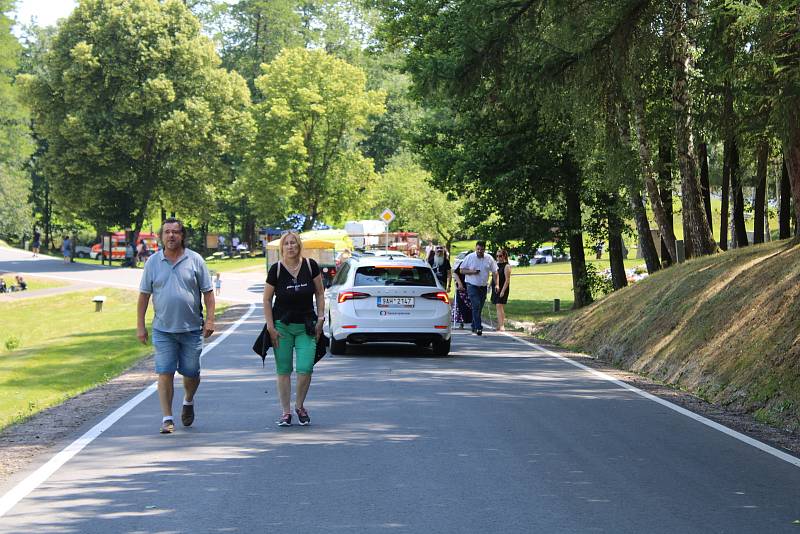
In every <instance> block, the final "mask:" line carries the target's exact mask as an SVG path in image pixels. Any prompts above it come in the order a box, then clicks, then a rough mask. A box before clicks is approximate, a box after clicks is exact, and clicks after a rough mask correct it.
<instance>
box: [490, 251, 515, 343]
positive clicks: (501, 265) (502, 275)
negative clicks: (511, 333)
mask: <svg viewBox="0 0 800 534" xmlns="http://www.w3.org/2000/svg"><path fill="white" fill-rule="evenodd" d="M496 277H497V281H496V283H495V284H493V285H492V304H494V305H495V308H496V309H497V330H499V331H501V332H502V331H503V330H505V329H506V328H505V325H506V303H507V302H508V292H509V289H510V286H511V266H510V265H509V264H508V251H507V250H506V249H504V248H501V249H500V250H498V251H497V274H496ZM498 287H499V288H500V289H499V290H496V288H498Z"/></svg>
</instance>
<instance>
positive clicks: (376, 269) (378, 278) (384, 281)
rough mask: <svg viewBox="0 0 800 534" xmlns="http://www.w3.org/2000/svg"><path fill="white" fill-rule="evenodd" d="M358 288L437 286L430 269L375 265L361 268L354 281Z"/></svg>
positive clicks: (357, 270)
mask: <svg viewBox="0 0 800 534" xmlns="http://www.w3.org/2000/svg"><path fill="white" fill-rule="evenodd" d="M353 285H356V286H434V287H435V286H436V278H434V275H433V271H432V270H431V269H430V267H416V266H410V265H397V266H395V265H375V266H368V267H366V266H365V267H359V268H358V269H356V277H355V280H354V281H353Z"/></svg>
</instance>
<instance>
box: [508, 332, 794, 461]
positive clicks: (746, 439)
mask: <svg viewBox="0 0 800 534" xmlns="http://www.w3.org/2000/svg"><path fill="white" fill-rule="evenodd" d="M496 333H497V334H502V335H504V336H508V337H510V338H511V339H515V340H517V341H519V342H520V343H522V344H524V345H528V346H529V347H532V348H534V349H536V350H538V351H541V352H544V353H545V354H547V355H548V356H552V357H554V358H558V359H559V360H561V361H564V362H566V363H568V364H570V365H574V366H575V367H577V368H579V369H583V370H584V371H588V372H590V373H591V374H593V375H595V376H597V377H600V378H602V379H603V380H607V381H609V382H611V383H613V384H616V385H617V386H619V387H621V388H625V389H627V390H628V391H632V392H634V393H636V394H637V395H640V396H642V397H644V398H645V399H648V400H651V401H653V402H657V403H658V404H660V405H662V406H665V407H667V408H669V409H670V410H673V411H675V412H678V413H679V414H681V415H685V416H686V417H688V418H690V419H694V420H695V421H697V422H699V423H702V424H704V425H706V426H708V427H711V428H713V429H714V430H718V431H719V432H722V433H723V434H727V435H728V436H730V437H732V438H735V439H738V440H739V441H741V442H743V443H746V444H747V445H750V446H752V447H755V448H756V449H759V450H761V451H763V452H766V453H767V454H771V455H772V456H774V457H776V458H778V459H780V460H783V461H784V462H787V463H790V464H792V465H794V466H795V467H800V458H797V457H795V456H792V455H791V454H787V453H785V452H783V451H781V450H779V449H776V448H775V447H771V446H769V445H767V444H766V443H762V442H760V441H758V440H756V439H753V438H751V437H750V436H746V435H744V434H742V433H741V432H737V431H736V430H733V429H732V428H728V427H727V426H725V425H721V424H719V423H717V422H716V421H712V420H711V419H708V418H706V417H703V416H702V415H698V414H696V413H694V412H692V411H690V410H687V409H686V408H682V407H680V406H678V405H677V404H673V403H671V402H669V401H667V400H664V399H662V398H660V397H656V396H655V395H652V394H650V393H647V392H646V391H642V390H641V389H639V388H637V387H635V386H632V385H630V384H626V383H625V382H622V381H621V380H617V379H616V378H614V377H613V376H610V375H607V374H605V373H602V372H600V371H597V370H596V369H592V368H591V367H587V366H585V365H583V364H582V363H578V362H576V361H574V360H571V359H569V358H567V357H566V356H562V355H561V354H558V353H557V352H553V351H552V350H548V349H546V348H544V347H542V346H540V345H537V344H536V343H531V342H530V341H526V340H524V339H521V338H519V337H516V336H513V335H511V334H509V333H508V332H496Z"/></svg>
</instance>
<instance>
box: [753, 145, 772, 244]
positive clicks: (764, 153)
mask: <svg viewBox="0 0 800 534" xmlns="http://www.w3.org/2000/svg"><path fill="white" fill-rule="evenodd" d="M767 159H769V142H768V141H767V140H766V139H760V140H759V142H758V148H757V149H756V199H755V206H754V209H753V223H754V228H753V244H758V243H763V242H764V241H765V238H764V208H765V204H766V201H767V198H766V197H767Z"/></svg>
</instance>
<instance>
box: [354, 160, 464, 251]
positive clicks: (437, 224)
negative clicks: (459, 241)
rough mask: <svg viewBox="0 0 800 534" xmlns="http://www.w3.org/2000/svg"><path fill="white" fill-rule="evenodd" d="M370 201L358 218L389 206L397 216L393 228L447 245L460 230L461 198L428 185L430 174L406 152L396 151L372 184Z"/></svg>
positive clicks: (461, 217)
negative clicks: (411, 232) (415, 233)
mask: <svg viewBox="0 0 800 534" xmlns="http://www.w3.org/2000/svg"><path fill="white" fill-rule="evenodd" d="M371 190H372V199H373V200H372V202H370V206H369V208H368V209H366V210H364V211H362V212H361V213H360V214H359V216H360V217H361V218H374V217H375V214H376V213H380V212H381V211H382V210H383V209H384V208H387V207H388V208H390V209H391V210H392V211H393V212H394V213H395V214H396V215H397V218H396V219H395V220H394V221H392V224H391V225H390V227H391V228H392V229H393V230H405V231H413V232H419V234H420V236H421V237H422V238H423V239H426V240H432V239H436V240H437V241H439V242H440V243H443V244H445V245H446V246H447V247H448V248H449V247H450V245H451V244H452V242H453V240H454V239H455V237H456V236H457V235H458V234H459V233H461V232H462V231H463V224H464V218H463V216H462V215H461V213H460V212H461V208H462V206H463V202H462V201H460V200H459V199H457V198H451V197H452V195H447V194H446V193H443V192H442V191H440V190H438V189H436V188H434V187H433V185H431V174H430V173H429V172H428V171H426V170H425V169H423V168H422V167H421V166H420V165H419V163H417V162H416V161H415V158H414V157H413V156H412V155H411V154H410V153H408V152H400V153H398V154H396V155H395V156H394V157H393V158H392V159H391V160H390V161H389V162H388V164H387V166H386V169H385V170H384V172H383V173H382V174H381V175H380V177H379V178H378V180H376V182H375V183H374V184H373V185H372V187H371Z"/></svg>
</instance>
